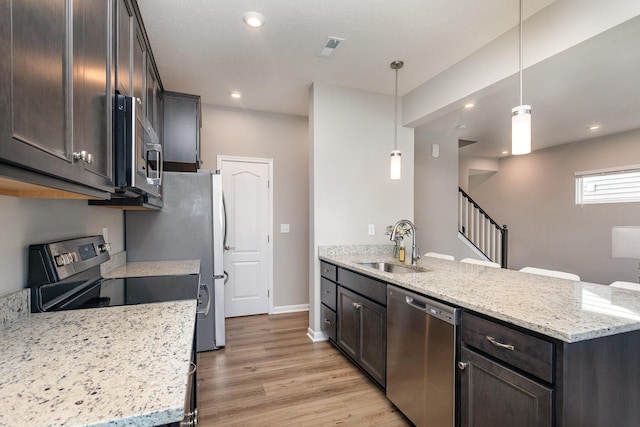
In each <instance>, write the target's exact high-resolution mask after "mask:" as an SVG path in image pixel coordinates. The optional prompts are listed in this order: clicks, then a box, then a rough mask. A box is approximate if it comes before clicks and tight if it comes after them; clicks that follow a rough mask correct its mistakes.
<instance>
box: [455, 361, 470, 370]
mask: <svg viewBox="0 0 640 427" xmlns="http://www.w3.org/2000/svg"><path fill="white" fill-rule="evenodd" d="M467 366H469V364H468V363H465V362H462V361H460V362H458V369H460V370H461V371H464V370H465V369H467Z"/></svg>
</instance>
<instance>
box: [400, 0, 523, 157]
mask: <svg viewBox="0 0 640 427" xmlns="http://www.w3.org/2000/svg"><path fill="white" fill-rule="evenodd" d="M521 1H522V0H521ZM394 93H395V96H394V101H395V103H394V119H393V125H394V127H393V149H394V150H397V149H398V69H397V68H396V90H395V92H394Z"/></svg>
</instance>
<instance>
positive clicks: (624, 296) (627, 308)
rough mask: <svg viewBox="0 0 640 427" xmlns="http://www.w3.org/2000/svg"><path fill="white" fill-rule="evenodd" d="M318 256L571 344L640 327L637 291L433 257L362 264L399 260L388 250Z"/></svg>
mask: <svg viewBox="0 0 640 427" xmlns="http://www.w3.org/2000/svg"><path fill="white" fill-rule="evenodd" d="M319 259H320V260H322V261H326V262H329V263H332V264H334V265H337V266H339V267H343V268H346V269H349V270H352V271H355V272H358V273H361V274H365V275H368V276H370V277H373V278H376V279H379V280H382V281H384V282H387V283H391V284H394V285H397V286H400V287H402V288H405V289H407V290H410V291H413V292H417V293H420V294H422V295H425V296H427V297H432V298H436V299H439V300H441V301H444V302H447V303H450V304H452V305H454V306H458V307H461V308H464V309H468V310H471V311H474V312H477V313H480V314H483V315H486V316H489V317H492V318H495V319H498V320H501V321H504V322H507V323H510V324H513V325H517V326H520V327H522V328H525V329H527V330H531V331H534V332H537V333H540V334H542V335H544V336H548V337H551V338H555V339H558V340H561V341H564V342H567V343H573V342H578V341H584V340H588V339H593V338H599V337H605V336H609V335H616V334H620V333H624V332H630V331H636V330H640V295H639V293H637V292H636V293H634V292H633V291H628V290H621V289H617V288H611V287H609V286H605V285H599V284H594V283H586V282H572V281H568V280H564V279H557V278H551V277H545V276H538V275H533V274H528V273H521V272H518V271H514V270H508V269H498V268H491V267H484V266H477V265H472V264H463V263H460V262H457V261H448V260H441V259H436V258H429V257H424V258H422V259H420V261H419V263H418V266H419V267H422V268H425V269H428V270H429V271H426V272H416V273H388V272H383V271H379V270H375V269H372V268H367V267H364V266H361V265H359V263H362V262H380V261H385V262H390V263H396V264H398V263H399V261H398V260H397V259H394V258H392V257H390V256H389V255H382V256H381V255H375V254H365V255H362V254H343V255H320V256H319ZM614 302H615V303H614ZM607 304H608V305H607ZM616 312H620V313H622V314H618V313H616Z"/></svg>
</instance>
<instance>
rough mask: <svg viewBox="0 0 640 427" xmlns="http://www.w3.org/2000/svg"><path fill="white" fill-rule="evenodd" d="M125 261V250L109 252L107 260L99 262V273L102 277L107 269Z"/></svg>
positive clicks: (118, 265)
mask: <svg viewBox="0 0 640 427" xmlns="http://www.w3.org/2000/svg"><path fill="white" fill-rule="evenodd" d="M126 263H127V251H122V252H118V253H117V254H111V253H109V261H107V262H103V263H102V264H100V274H101V275H102V277H104V276H105V275H106V274H107V273H108V272H109V271H111V270H113V269H114V268H116V267H120V266H121V265H124V264H126Z"/></svg>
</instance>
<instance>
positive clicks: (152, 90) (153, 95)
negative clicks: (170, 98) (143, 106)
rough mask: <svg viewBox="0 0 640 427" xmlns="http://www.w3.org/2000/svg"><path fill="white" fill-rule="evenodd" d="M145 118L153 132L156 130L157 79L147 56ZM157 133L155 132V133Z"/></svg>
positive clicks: (157, 108) (157, 107) (157, 106)
mask: <svg viewBox="0 0 640 427" xmlns="http://www.w3.org/2000/svg"><path fill="white" fill-rule="evenodd" d="M146 86H147V118H148V119H149V123H151V127H153V129H154V130H157V129H158V124H159V121H158V111H159V109H160V107H159V105H158V104H159V93H158V78H157V77H156V71H155V69H154V67H153V62H152V61H151V58H150V56H149V55H147V81H146ZM156 133H157V132H156Z"/></svg>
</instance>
